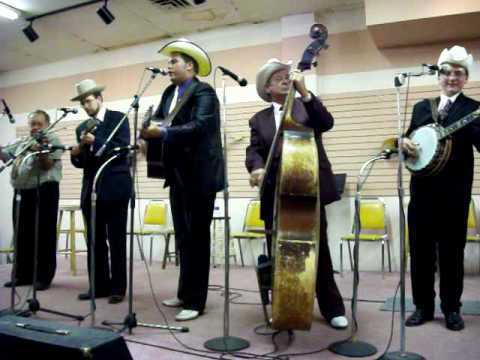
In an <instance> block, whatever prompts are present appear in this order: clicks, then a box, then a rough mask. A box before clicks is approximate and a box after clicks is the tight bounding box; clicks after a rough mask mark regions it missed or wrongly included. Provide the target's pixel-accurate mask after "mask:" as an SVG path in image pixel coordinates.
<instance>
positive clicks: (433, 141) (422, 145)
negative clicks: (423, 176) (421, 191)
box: [405, 124, 440, 172]
mask: <svg viewBox="0 0 480 360" xmlns="http://www.w3.org/2000/svg"><path fill="white" fill-rule="evenodd" d="M439 138H440V136H439V131H438V129H437V127H436V125H433V124H432V125H427V126H423V127H421V128H419V129H417V130H415V131H414V132H413V133H412V135H411V136H410V140H412V141H413V142H414V143H415V144H417V157H416V158H407V159H406V160H405V166H406V167H407V169H408V170H410V171H412V172H418V171H422V170H424V169H425V168H427V167H428V165H429V164H431V162H432V160H433V159H434V158H435V157H436V155H437V153H438V148H439Z"/></svg>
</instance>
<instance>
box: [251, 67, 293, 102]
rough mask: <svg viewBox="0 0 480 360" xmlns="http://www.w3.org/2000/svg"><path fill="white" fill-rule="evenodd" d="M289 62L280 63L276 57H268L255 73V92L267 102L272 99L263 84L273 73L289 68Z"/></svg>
mask: <svg viewBox="0 0 480 360" xmlns="http://www.w3.org/2000/svg"><path fill="white" fill-rule="evenodd" d="M290 66H291V64H289V63H286V64H285V63H282V62H281V61H280V60H278V59H275V58H273V59H270V60H268V61H267V62H266V64H264V65H263V66H262V67H261V68H260V70H259V71H258V73H257V81H256V82H257V93H258V96H260V97H261V98H262V99H263V100H265V101H267V102H271V101H272V96H271V95H270V94H269V93H267V92H266V91H265V86H266V85H267V83H268V81H269V80H270V78H271V77H272V75H273V73H276V72H277V71H279V70H284V69H287V70H290Z"/></svg>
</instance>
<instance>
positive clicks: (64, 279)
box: [0, 256, 480, 360]
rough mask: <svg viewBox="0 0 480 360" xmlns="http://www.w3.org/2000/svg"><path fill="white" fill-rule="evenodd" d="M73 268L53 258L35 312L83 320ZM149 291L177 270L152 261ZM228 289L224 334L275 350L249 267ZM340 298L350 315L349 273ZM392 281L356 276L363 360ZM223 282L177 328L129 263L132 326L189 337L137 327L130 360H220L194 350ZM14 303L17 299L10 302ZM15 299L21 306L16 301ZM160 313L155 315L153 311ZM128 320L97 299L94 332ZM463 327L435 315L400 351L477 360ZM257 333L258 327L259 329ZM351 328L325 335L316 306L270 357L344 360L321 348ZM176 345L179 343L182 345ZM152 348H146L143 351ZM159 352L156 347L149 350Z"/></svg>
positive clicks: (383, 327) (79, 280)
mask: <svg viewBox="0 0 480 360" xmlns="http://www.w3.org/2000/svg"><path fill="white" fill-rule="evenodd" d="M77 259H78V264H79V269H78V275H77V276H72V275H71V274H70V272H69V263H68V259H65V258H64V257H63V256H59V257H58V268H57V274H56V277H55V279H54V282H53V284H52V287H51V288H50V289H49V290H47V291H42V292H37V294H38V299H39V301H40V304H41V306H43V307H46V308H50V309H54V310H58V311H64V312H69V313H75V314H82V315H84V314H87V313H88V312H89V302H81V301H78V300H77V295H78V294H79V293H80V292H84V291H85V290H86V289H87V272H86V256H79V257H77ZM150 271H151V277H152V283H153V288H154V293H155V296H156V299H157V302H158V303H159V304H160V302H161V300H163V299H165V298H170V297H172V296H175V292H176V284H177V277H178V268H176V267H175V266H174V265H173V264H169V265H168V266H167V268H166V269H165V270H162V268H161V263H160V262H154V263H153V266H152V267H151V269H150ZM230 275H231V276H230V286H231V288H232V291H233V292H234V293H235V294H239V297H236V298H235V296H233V297H234V298H235V299H233V300H232V303H231V305H230V335H231V336H237V337H241V338H243V339H245V340H248V341H249V342H250V347H249V348H248V349H246V350H244V351H245V352H247V353H250V354H258V355H261V354H265V353H269V352H271V351H273V350H274V345H273V343H272V337H271V336H266V335H259V334H256V333H255V332H254V328H255V327H257V326H259V325H261V324H262V322H263V312H262V308H261V306H260V305H259V295H258V292H256V290H257V286H256V284H257V281H256V276H255V272H254V269H253V268H251V267H245V268H242V267H239V266H232V268H231V274H230ZM9 276H10V266H9V265H1V266H0V282H1V284H3V283H4V282H5V281H7V280H8V279H9ZM336 279H337V282H338V285H339V287H340V289H341V292H342V295H343V296H344V298H346V299H347V300H346V301H345V305H346V307H347V314H348V316H349V317H350V301H349V300H348V298H350V296H351V294H352V274H351V273H346V274H345V276H344V277H343V278H342V277H340V276H339V275H336ZM407 279H408V281H407V296H409V297H410V289H409V286H408V285H409V277H408V274H407ZM398 280H399V274H398V273H391V274H390V273H386V274H385V277H382V274H381V273H377V272H362V273H361V274H360V287H359V299H360V301H359V303H358V311H357V319H358V325H359V331H358V336H357V339H358V340H360V341H365V342H368V343H370V344H372V345H374V346H376V347H377V349H378V353H377V354H376V355H374V356H371V357H368V358H365V359H376V358H377V357H378V356H379V355H380V354H381V353H382V352H383V351H384V350H385V347H386V345H387V343H388V339H389V334H390V328H391V318H392V316H391V313H390V312H387V311H380V307H381V305H382V303H383V301H384V300H385V299H387V298H388V297H392V296H393V294H394V291H395V287H396V285H397V282H398ZM223 282H224V270H223V267H217V268H216V269H212V271H211V276H210V284H211V291H210V292H209V296H208V303H207V308H206V311H205V314H204V315H203V316H201V317H199V318H198V319H196V320H193V321H187V322H182V323H179V322H176V321H175V314H176V309H172V308H167V307H164V306H162V305H159V309H157V307H156V306H155V303H154V300H153V295H152V293H151V291H150V287H149V281H148V276H147V272H146V270H145V266H144V264H143V263H142V262H140V261H136V262H135V266H134V291H133V299H134V302H133V309H134V312H135V313H136V316H137V320H138V321H139V322H145V323H158V324H165V323H166V321H168V322H169V323H171V325H175V326H180V325H184V326H188V327H189V329H190V331H189V332H186V333H176V334H175V337H174V336H172V334H170V333H169V332H168V331H166V330H158V329H148V328H143V327H136V328H134V329H133V333H132V334H131V335H129V334H128V333H127V332H125V333H124V334H123V335H124V337H125V339H126V340H127V345H128V347H129V349H130V352H131V354H132V356H133V358H134V359H135V360H147V359H156V360H158V359H195V358H200V356H201V355H204V356H206V357H207V358H213V359H215V358H217V359H218V358H220V354H215V353H201V352H198V351H195V350H194V349H198V350H202V351H204V350H205V349H204V347H203V343H204V342H205V341H206V340H209V339H211V338H214V337H218V336H222V335H223V312H224V311H223V304H224V300H223V296H222V286H223ZM28 289H29V288H28V287H21V288H18V293H19V295H20V296H21V300H22V301H24V299H25V296H26V295H27V292H28ZM17 299H18V298H17ZM463 299H464V300H480V277H479V276H467V277H466V278H465V291H464V295H463ZM19 301H20V300H19ZM9 304H10V290H9V289H7V288H4V287H3V286H2V287H0V308H1V309H3V308H7V307H9ZM160 310H161V312H160ZM127 314H128V301H127V300H125V301H124V302H122V303H120V304H116V305H110V304H108V302H107V299H99V300H97V311H96V324H97V325H98V326H100V324H101V322H102V321H103V320H120V321H123V319H124V318H125V316H126V315H127ZM36 317H37V318H40V319H50V320H55V321H61V322H68V323H70V324H75V323H76V322H75V321H72V320H68V319H65V318H62V317H59V316H56V315H50V314H47V313H45V312H38V313H37V315H36ZM464 320H465V325H466V328H465V329H464V330H463V331H460V332H452V331H449V330H447V329H446V328H445V324H444V320H443V317H442V316H441V314H436V316H435V320H434V321H432V322H429V323H427V324H425V325H423V326H421V327H418V328H406V329H407V330H406V344H407V346H406V348H407V350H408V351H410V352H416V353H419V354H421V355H423V356H424V357H425V358H426V359H434V360H451V359H455V360H464V359H465V360H467V359H468V360H472V359H480V346H479V344H478V339H479V334H480V316H471V315H470V316H464ZM90 324H91V320H90V318H88V319H86V320H85V321H83V323H82V324H81V326H85V327H88V326H90ZM398 325H399V314H398V313H396V314H395V328H394V335H393V341H392V346H391V351H397V350H398V349H399V326H398ZM261 330H264V329H261ZM350 333H351V332H350V329H347V330H344V331H338V330H334V329H331V328H330V327H329V326H328V325H327V324H326V322H325V320H324V319H323V318H322V317H321V315H320V313H319V311H318V307H317V305H315V314H314V322H313V325H312V329H311V331H295V334H294V340H293V342H292V343H291V344H290V345H288V337H287V336H286V334H283V333H282V334H280V335H278V336H276V337H275V342H276V344H277V346H278V348H279V351H278V352H277V353H275V354H276V355H279V354H282V353H288V354H298V353H310V352H312V351H316V350H319V352H318V353H314V354H309V355H297V356H294V357H293V356H292V357H291V358H295V359H345V357H343V356H339V355H335V354H333V353H331V352H329V351H328V350H323V351H322V349H324V348H325V347H327V346H328V345H329V344H331V343H333V342H336V341H339V340H343V339H346V338H347V337H348V336H349V335H350ZM182 344H183V345H182ZM150 345H153V346H150ZM155 346H158V347H155ZM241 356H242V358H255V357H253V356H252V355H250V356H248V355H246V354H245V355H241ZM270 356H271V357H262V356H258V357H256V358H258V359H273V358H274V355H273V354H271V355H270ZM232 358H234V357H233V356H225V357H224V359H232Z"/></svg>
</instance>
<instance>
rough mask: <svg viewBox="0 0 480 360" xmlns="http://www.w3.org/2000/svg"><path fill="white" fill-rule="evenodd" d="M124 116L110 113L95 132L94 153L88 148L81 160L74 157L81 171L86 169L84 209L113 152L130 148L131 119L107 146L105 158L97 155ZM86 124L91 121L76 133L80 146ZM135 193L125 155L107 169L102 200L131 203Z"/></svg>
mask: <svg viewBox="0 0 480 360" xmlns="http://www.w3.org/2000/svg"><path fill="white" fill-rule="evenodd" d="M123 116H124V114H123V113H121V112H118V111H111V110H107V111H106V113H105V119H104V121H103V122H101V123H100V124H99V125H98V126H97V129H96V131H95V142H94V143H93V149H91V147H90V146H88V145H87V146H84V147H83V150H82V152H81V153H80V154H79V155H78V156H71V161H72V164H73V165H74V166H75V167H77V168H82V169H83V180H82V195H81V202H82V207H83V205H84V204H85V203H86V202H89V201H90V195H91V192H92V187H93V180H94V177H95V174H96V172H97V170H98V169H99V168H100V166H101V165H102V164H103V163H104V162H105V161H106V160H107V159H108V158H109V153H110V151H111V150H112V149H113V148H114V147H117V146H126V145H129V144H130V128H129V126H128V121H127V120H128V119H127V120H125V121H124V122H123V124H122V125H121V126H120V128H119V129H118V131H117V133H116V134H115V136H114V137H113V138H112V140H111V141H110V143H109V144H108V145H107V147H106V149H105V151H104V152H103V155H102V156H100V157H96V156H95V153H96V152H97V151H98V150H99V149H100V148H101V147H102V145H103V144H104V143H105V141H106V140H107V138H108V136H109V135H110V133H111V132H112V130H113V129H114V128H115V126H117V124H118V123H119V122H120V120H121V119H122V118H123ZM86 123H87V121H84V122H82V123H81V124H80V125H79V126H78V127H77V129H76V130H75V132H76V135H77V142H80V136H81V135H82V132H83V131H84V130H85V126H86ZM131 190H132V181H131V177H130V169H129V166H128V161H127V157H126V155H121V157H120V158H117V159H115V160H114V161H113V162H112V163H110V164H108V165H107V167H106V168H105V169H104V171H103V175H102V177H101V178H100V179H99V182H98V185H97V194H98V199H99V200H100V199H101V200H105V201H112V200H127V199H128V198H130V194H131Z"/></svg>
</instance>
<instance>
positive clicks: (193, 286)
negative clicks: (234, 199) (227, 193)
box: [170, 184, 216, 313]
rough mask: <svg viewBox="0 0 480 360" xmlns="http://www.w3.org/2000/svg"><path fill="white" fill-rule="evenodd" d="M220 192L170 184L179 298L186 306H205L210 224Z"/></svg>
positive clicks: (202, 307) (200, 309) (200, 307)
mask: <svg viewBox="0 0 480 360" xmlns="http://www.w3.org/2000/svg"><path fill="white" fill-rule="evenodd" d="M215 196H216V194H215V193H213V194H209V193H193V192H191V191H188V190H186V189H185V188H183V187H182V186H180V185H177V184H171V185H170V204H171V208H172V217H173V226H174V229H175V240H176V243H177V246H178V251H179V255H180V278H179V281H178V292H177V297H178V298H179V299H180V300H182V301H183V307H184V308H185V309H189V310H197V311H199V312H200V313H202V312H203V310H204V309H205V304H206V302H207V293H208V279H209V275H210V223H211V221H212V216H213V208H214V204H215Z"/></svg>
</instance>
